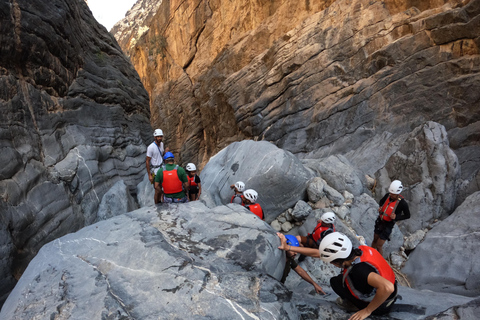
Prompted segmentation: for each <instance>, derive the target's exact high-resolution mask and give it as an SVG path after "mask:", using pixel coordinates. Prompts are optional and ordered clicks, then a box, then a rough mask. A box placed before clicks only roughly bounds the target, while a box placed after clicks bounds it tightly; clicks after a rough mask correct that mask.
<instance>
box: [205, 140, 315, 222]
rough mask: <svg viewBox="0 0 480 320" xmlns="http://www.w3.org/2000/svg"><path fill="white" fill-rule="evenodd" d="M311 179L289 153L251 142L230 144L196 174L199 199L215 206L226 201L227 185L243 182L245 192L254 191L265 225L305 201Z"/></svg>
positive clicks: (228, 196) (268, 144)
mask: <svg viewBox="0 0 480 320" xmlns="http://www.w3.org/2000/svg"><path fill="white" fill-rule="evenodd" d="M311 177H312V176H311V174H310V172H309V171H307V170H306V169H305V168H304V166H303V165H302V163H301V162H300V160H298V159H297V157H295V156H294V155H292V154H291V153H290V152H288V151H284V150H281V149H279V148H277V147H276V146H275V145H273V144H271V143H269V142H266V141H260V142H255V141H251V140H245V141H242V142H234V143H232V144H230V145H229V146H228V147H226V148H225V149H223V150H222V151H220V152H219V153H218V154H216V155H215V156H213V157H212V158H211V159H210V161H209V162H208V163H207V165H205V167H204V168H203V170H202V172H201V174H200V178H201V179H202V190H203V191H202V197H203V193H208V194H209V195H205V197H206V198H210V199H212V200H213V202H214V204H215V205H221V204H226V203H229V202H230V198H231V196H232V195H233V191H232V189H230V185H232V184H234V183H235V182H236V181H243V182H244V183H245V185H246V189H254V190H256V191H257V192H258V194H259V195H258V203H259V204H260V205H261V206H262V208H263V211H264V213H265V220H266V221H268V222H271V221H273V219H275V218H276V217H277V216H278V215H279V214H281V213H282V212H283V211H285V210H286V209H287V208H290V207H293V206H294V205H295V203H297V202H298V200H303V199H305V198H306V192H305V191H306V188H307V181H308V180H309V179H310V178H311ZM209 202H210V201H209Z"/></svg>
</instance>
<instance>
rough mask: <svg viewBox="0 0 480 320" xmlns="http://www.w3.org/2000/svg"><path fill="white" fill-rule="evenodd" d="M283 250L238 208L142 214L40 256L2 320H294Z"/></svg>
mask: <svg viewBox="0 0 480 320" xmlns="http://www.w3.org/2000/svg"><path fill="white" fill-rule="evenodd" d="M278 244H279V240H278V237H277V236H276V235H275V233H274V231H273V230H272V229H271V228H270V227H269V226H268V225H267V224H266V223H264V222H263V221H261V220H259V219H256V218H254V217H253V216H252V215H251V214H249V213H248V212H247V211H246V210H245V209H244V208H242V207H240V206H237V205H229V206H222V207H217V208H215V209H214V210H211V209H209V208H207V207H206V206H204V205H203V204H201V203H200V202H199V201H197V202H193V203H189V204H185V205H179V206H177V205H171V206H167V205H165V206H160V207H158V209H155V208H154V207H149V208H144V209H140V210H137V211H133V212H130V213H128V214H126V215H122V216H117V217H114V218H112V219H110V220H107V221H103V222H100V223H97V224H95V225H92V226H89V227H86V228H84V229H82V230H81V231H79V232H77V233H75V234H70V235H67V236H65V237H62V238H60V239H57V240H55V241H53V242H52V243H50V244H48V245H46V246H44V247H43V248H42V250H41V251H40V252H39V254H38V255H37V256H36V257H35V260H34V261H33V262H32V263H31V264H30V265H29V267H28V269H27V270H26V272H25V274H24V276H23V277H22V278H21V280H20V281H19V283H18V285H17V286H16V287H15V290H14V291H13V292H12V294H11V295H10V296H9V298H8V300H7V302H6V303H5V305H4V307H3V308H2V313H1V314H0V317H1V318H2V319H30V318H32V317H40V318H50V317H58V318H62V319H100V318H103V317H108V318H109V319H123V318H125V317H128V318H132V319H158V318H159V317H161V318H165V319H177V318H184V319H205V318H210V319H236V318H239V317H241V316H243V317H248V318H250V317H255V316H256V317H258V318H262V319H267V318H269V317H272V316H273V317H274V318H276V319H280V318H281V319H295V318H297V317H298V316H297V312H296V310H294V308H293V305H292V304H291V302H290V298H289V297H290V293H289V292H288V290H286V289H285V287H283V285H281V284H280V283H279V282H278V281H277V280H275V278H277V279H280V278H281V275H282V272H283V266H284V265H285V258H284V255H283V253H282V252H281V251H280V250H278V249H277V246H278ZM28 292H30V294H29V293H28ZM27 296H28V297H29V298H27V299H26V300H24V298H26V297H27ZM86 296H88V298H86ZM40 301H42V302H41V303H39V302H40Z"/></svg>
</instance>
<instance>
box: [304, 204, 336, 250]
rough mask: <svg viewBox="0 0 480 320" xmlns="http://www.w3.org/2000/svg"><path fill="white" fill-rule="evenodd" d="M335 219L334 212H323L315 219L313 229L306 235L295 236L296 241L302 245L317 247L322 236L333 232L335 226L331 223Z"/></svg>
mask: <svg viewBox="0 0 480 320" xmlns="http://www.w3.org/2000/svg"><path fill="white" fill-rule="evenodd" d="M335 219H336V216H335V213H333V212H325V213H324V214H322V216H321V217H320V219H319V220H318V221H317V226H316V227H315V228H314V229H313V231H312V233H309V234H307V236H306V237H304V236H297V239H298V242H300V244H301V245H302V246H304V247H309V248H318V246H319V245H320V241H321V240H322V239H323V237H325V236H326V235H327V234H329V233H332V232H335V226H334V225H333V224H334V223H335Z"/></svg>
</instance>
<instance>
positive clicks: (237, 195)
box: [230, 193, 245, 206]
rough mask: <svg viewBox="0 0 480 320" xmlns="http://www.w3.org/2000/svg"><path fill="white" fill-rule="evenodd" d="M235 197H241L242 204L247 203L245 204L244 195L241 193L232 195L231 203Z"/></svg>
mask: <svg viewBox="0 0 480 320" xmlns="http://www.w3.org/2000/svg"><path fill="white" fill-rule="evenodd" d="M235 198H240V200H241V201H242V202H241V205H242V206H244V205H245V204H244V203H243V196H242V194H241V193H237V194H234V195H233V196H232V198H231V199H230V203H233V200H234V199H235Z"/></svg>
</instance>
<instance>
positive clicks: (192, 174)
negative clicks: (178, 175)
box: [185, 163, 202, 201]
mask: <svg viewBox="0 0 480 320" xmlns="http://www.w3.org/2000/svg"><path fill="white" fill-rule="evenodd" d="M185 171H187V178H188V196H189V200H190V201H195V200H198V199H199V198H200V195H201V194H202V183H201V181H200V177H199V176H197V167H196V166H195V165H194V164H193V163H189V164H187V166H186V167H185Z"/></svg>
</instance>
